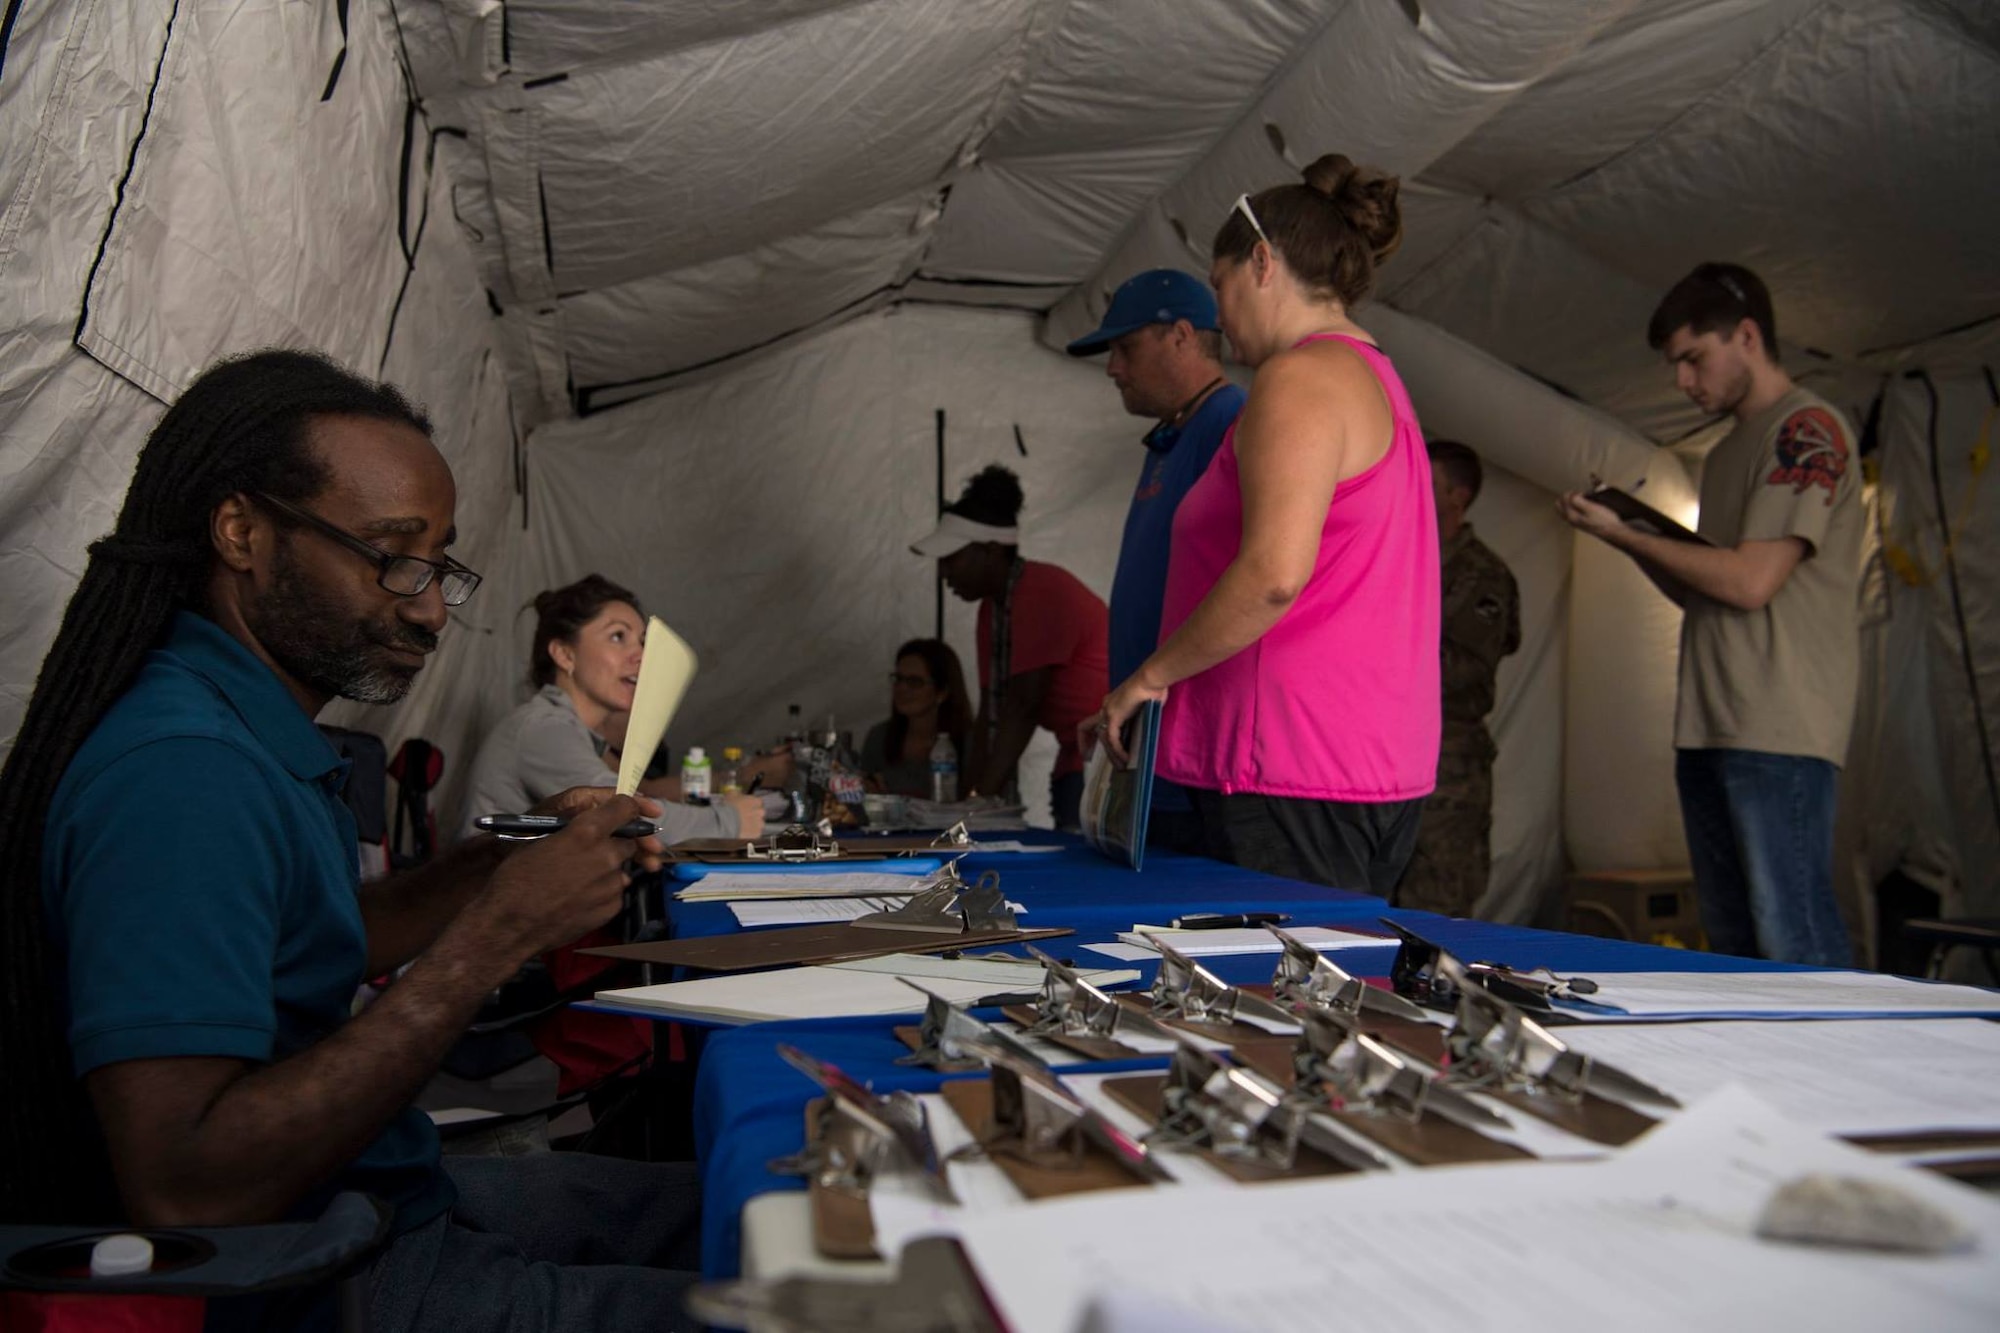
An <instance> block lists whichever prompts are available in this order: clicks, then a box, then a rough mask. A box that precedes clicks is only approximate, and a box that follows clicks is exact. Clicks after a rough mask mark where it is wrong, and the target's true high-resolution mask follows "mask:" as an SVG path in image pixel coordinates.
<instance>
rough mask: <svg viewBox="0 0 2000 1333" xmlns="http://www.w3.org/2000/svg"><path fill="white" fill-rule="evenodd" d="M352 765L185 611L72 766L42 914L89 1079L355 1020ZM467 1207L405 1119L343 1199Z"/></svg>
mask: <svg viewBox="0 0 2000 1333" xmlns="http://www.w3.org/2000/svg"><path fill="white" fill-rule="evenodd" d="M346 779H347V765H346V762H345V761H344V760H342V759H341V758H340V756H339V755H338V754H336V753H335V751H334V749H333V747H332V745H330V744H329V743H328V742H327V740H326V738H325V737H324V736H322V735H321V734H320V732H319V729H318V728H317V727H315V726H314V725H313V721H312V719H311V718H310V717H308V716H306V714H305V712H304V710H302V709H301V708H300V707H299V705H298V701H297V700H295V699H293V698H292V696H291V695H290V694H289V693H287V692H286V690H285V687H284V685H283V684H282V683H281V682H280V681H279V680H278V678H277V676H276V675H274V674H272V672H271V669H270V668H269V667H267V666H265V665H264V664H263V663H262V662H260V661H258V660H257V658H256V657H255V656H254V655H253V654H252V653H251V652H250V650H249V649H247V648H245V647H244V646H243V645H242V644H240V643H238V642H237V641H236V640H235V639H233V638H231V637H230V636H229V635H228V634H227V633H225V632H224V631H223V630H222V629H221V628H220V627H219V626H217V625H216V624H214V623H213V622H212V621H209V620H206V619H204V618H203V617H201V616H197V615H194V614H191V613H189V612H185V611H183V612H180V613H179V614H177V615H176V616H175V617H174V620H173V622H172V624H171V625H170V626H169V629H168V632H167V635H166V638H165V639H164V641H163V642H162V643H161V645H160V646H159V647H157V648H155V649H154V650H153V651H152V652H150V653H149V654H147V656H146V658H145V660H144V662H143V663H142V664H141V666H140V668H139V674H138V676H137V678H136V679H135V680H134V681H133V683H132V687H131V688H130V689H128V690H127V691H126V692H125V693H124V694H123V695H122V696H121V697H120V698H119V699H118V701H117V702H116V703H114V704H113V705H112V706H111V708H110V711H108V712H107V713H105V715H104V718H103V720H102V721H100V722H99V723H98V724H97V728H96V730H94V731H92V732H91V734H90V736H89V737H88V739H86V740H85V741H84V743H83V746H82V748H80V749H79V750H78V751H77V753H76V757H75V758H74V759H72V760H71V761H70V765H69V768H68V770H67V771H66V772H65V773H64V774H63V778H62V782H61V784H60V785H59V786H58V787H57V788H56V794H55V798H54V800H53V801H52V802H51V803H50V806H49V816H48V824H47V826H46V832H45V835H44V842H43V853H42V900H43V905H44V907H45V908H46V909H47V910H46V914H45V915H46V919H47V921H48V929H49V934H50V941H51V944H52V945H53V951H52V956H53V957H54V958H55V959H57V960H59V964H60V967H61V971H62V977H61V985H62V993H63V994H65V995H66V997H67V1000H68V1005H69V1010H68V1019H69V1043H70V1051H71V1054H72V1056H73V1057H74V1060H75V1066H76V1072H77V1074H78V1076H79V1077H80V1076H82V1075H84V1074H87V1073H89V1072H90V1071H91V1070H93V1069H98V1068H102V1067H103V1066H105V1065H110V1064H117V1063H119V1062H120V1061H124V1060H154V1059H160V1058H163V1057H173V1056H228V1057H231V1058H234V1059H238V1060H248V1061H251V1062H253V1063H255V1064H271V1063H274V1062H276V1061H279V1060H283V1059H284V1058H285V1057H287V1056H290V1055H294V1054H297V1053H298V1052H299V1051H302V1050H304V1049H305V1048H306V1047H308V1046H310V1045H312V1044H313V1043H314V1042H316V1041H318V1040H320V1039H321V1038H323V1037H325V1036H327V1035H328V1034H329V1033H331V1032H333V1031H334V1030H335V1029H337V1028H338V1027H339V1026H340V1025H341V1024H342V1023H344V1022H346V1021H347V1017H348V1012H349V1006H350V1004H351V1002H352V1000H353V998H354V993H355V988H356V987H357V986H359V985H360V983H361V982H362V980H363V979H364V973H365V971H366V969H367V963H368V946H367V937H366V934H365V932H364V929H363V927H362V921H361V908H360V901H359V898H358V892H359V889H360V883H359V874H358V870H357V864H356V843H355V830H354V818H353V816H352V815H351V814H350V813H349V812H348V809H347V807H346V806H345V805H344V804H342V802H341V799H340V793H341V788H342V786H343V785H344V784H345V782H346ZM342 1189H354V1190H361V1191H364V1192H366V1193H369V1194H372V1195H374V1196H376V1197H377V1198H379V1199H382V1200H384V1201H386V1202H388V1203H390V1204H392V1205H394V1207H395V1209H396V1221H395V1227H396V1230H398V1231H399V1232H400V1231H406V1230H408V1229H409V1228H411V1227H414V1226H419V1225H421V1224H422V1223H424V1222H427V1221H429V1220H430V1219H431V1218H433V1217H435V1216H437V1215H438V1214H439V1213H440V1212H442V1211H444V1210H445V1209H446V1208H448V1207H450V1206H451V1204H452V1202H453V1199H454V1197H455V1196H454V1194H453V1191H452V1187H451V1182H450V1180H449V1179H448V1178H447V1177H446V1176H445V1174H444V1172H443V1170H442V1169H441V1168H440V1166H439V1162H438V1137H437V1131H436V1129H434V1128H433V1127H432V1125H431V1122H430V1119H429V1117H427V1116H425V1115H424V1114H423V1113H422V1112H420V1111H418V1110H416V1109H415V1108H414V1107H411V1108H406V1109H405V1110H404V1111H403V1112H402V1113H401V1114H400V1115H398V1116H397V1117H396V1118H395V1119H393V1120H391V1121H390V1122H389V1124H388V1126H387V1127H386V1128H385V1129H383V1131H382V1133H381V1134H380V1135H379V1136H378V1137H377V1138H376V1139H375V1141H374V1142H373V1143H371V1144H369V1145H368V1147H367V1148H366V1149H364V1150H363V1151H362V1153H361V1155H360V1156H359V1157H357V1158H356V1159H355V1160H354V1161H353V1162H352V1163H351V1164H350V1165H349V1166H348V1167H347V1169H346V1170H344V1171H343V1172H341V1174H340V1175H339V1176H338V1177H336V1178H335V1179H334V1180H333V1181H330V1182H328V1183H327V1184H326V1186H325V1187H324V1188H322V1189H320V1190H318V1191H316V1192H315V1193H313V1194H312V1195H310V1196H308V1197H307V1198H305V1199H303V1200H301V1201H300V1203H299V1205H298V1208H297V1209H296V1215H297V1216H300V1217H310V1216H314V1215H317V1214H318V1212H319V1211H320V1210H321V1209H322V1208H324V1206H325V1204H326V1201H327V1200H328V1199H329V1198H330V1197H331V1196H332V1194H333V1193H334V1191H336V1190H342Z"/></svg>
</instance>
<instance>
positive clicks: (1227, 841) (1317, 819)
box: [1188, 787, 1424, 898]
mask: <svg viewBox="0 0 2000 1333" xmlns="http://www.w3.org/2000/svg"><path fill="white" fill-rule="evenodd" d="M1188 795H1189V796H1191V797H1193V798H1194V809H1195V814H1196V816H1197V817H1198V818H1199V819H1200V820H1201V836H1202V844H1203V850H1204V851H1205V852H1206V854H1207V855H1209V856H1212V857H1214V858H1215V859H1216V860H1218V861H1228V862H1231V863H1233V864H1235V865H1239V866H1242V867H1244V868H1245V869H1247V870H1261V871H1263V872H1264V873H1265V874H1267V875H1278V876H1281V877H1282V878H1285V879H1297V880H1304V881H1306V882H1307V883H1310V884H1325V885H1328V886H1329V887H1332V888H1336V889H1353V890H1354V891H1355V892H1357V893H1372V894H1374V895H1376V896H1377V897H1380V898H1386V897H1388V896H1389V894H1390V892H1391V891H1392V890H1393V889H1394V888H1395V887H1396V881H1397V880H1399V879H1401V878H1402V876H1403V867H1404V866H1406V865H1408V864H1409V861H1410V852H1411V850H1412V849H1413V848H1414V847H1415V846H1416V843H1417V821H1418V818H1419V816H1420V815H1421V814H1422V813H1423V808H1424V803H1423V801H1422V800H1414V801H1385V802H1380V803H1368V804H1363V803H1361V802H1358V801H1306V800H1299V799H1296V798H1293V797H1289V796H1260V795H1258V794H1256V793H1255V792H1235V793H1232V794H1230V795H1227V796H1225V795H1223V794H1222V793H1221V792H1217V791H1202V790H1199V789H1197V788H1193V787H1190V788H1189V789H1188Z"/></svg>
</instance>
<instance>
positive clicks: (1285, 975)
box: [1264, 925, 1430, 1023]
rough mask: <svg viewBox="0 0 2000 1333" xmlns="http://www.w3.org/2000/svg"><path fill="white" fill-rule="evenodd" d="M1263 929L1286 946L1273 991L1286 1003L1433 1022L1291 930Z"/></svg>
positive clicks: (1274, 976) (1407, 1003) (1408, 1003)
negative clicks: (1338, 963)
mask: <svg viewBox="0 0 2000 1333" xmlns="http://www.w3.org/2000/svg"><path fill="white" fill-rule="evenodd" d="M1264 929H1266V930H1268V931H1270V932H1271V933H1272V934H1273V935H1276V936H1277V937H1278V943H1279V944H1281V945H1282V946H1284V952H1282V953H1280V954H1279V955H1278V968H1277V971H1276V972H1274V973H1273V974H1272V975H1271V993H1272V994H1273V995H1276V996H1277V997H1278V999H1279V1000H1281V1001H1283V1002H1284V1003H1286V1004H1291V1005H1296V1006H1298V1007H1299V1008H1302V1009H1308V1010H1324V1011H1327V1012H1330V1013H1337V1014H1352V1015H1356V1016H1359V1015H1361V1014H1367V1013H1373V1014H1378V1015H1380V1016H1381V1017H1384V1018H1403V1019H1408V1020H1410V1021H1411V1022H1415V1023H1424V1022H1428V1021H1430V1020H1429V1019H1428V1018H1427V1017H1426V1015H1425V1014H1424V1011H1423V1010H1422V1009H1419V1008H1418V1007H1417V1006H1416V1005H1414V1004H1412V1003H1410V1002H1409V1001H1408V1000H1406V999H1404V998H1403V997H1402V996H1400V995H1398V994H1396V993H1395V992H1394V991H1386V990H1383V989H1382V988H1381V987H1380V986H1371V985H1369V984H1368V983H1367V982H1365V981H1363V980H1362V979H1361V978H1360V977H1357V976H1354V975H1352V974H1350V973H1348V972H1347V971H1345V970H1343V969H1342V968H1341V967H1339V966H1338V965H1337V964H1335V963H1334V962H1333V961H1332V960H1331V959H1329V958H1328V957H1327V956H1326V955H1325V954H1323V953H1321V952H1320V951H1319V950H1317V949H1315V948H1313V947H1312V946H1311V945H1309V944H1305V943H1302V942H1301V941H1300V940H1299V939H1298V938H1297V937H1296V936H1294V935H1292V934H1291V933H1290V932H1289V931H1286V930H1282V929H1280V928H1279V927H1277V926H1268V925H1267V926H1265V927H1264Z"/></svg>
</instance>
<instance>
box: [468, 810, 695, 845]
mask: <svg viewBox="0 0 2000 1333" xmlns="http://www.w3.org/2000/svg"><path fill="white" fill-rule="evenodd" d="M568 823H569V816H568V815H481V816H480V817H479V818H477V819H475V820H473V821H472V825H473V827H474V828H476V829H478V830H479V831H480V832H481V833H491V834H494V835H495V836H497V837H501V838H505V839H507V840H508V841H509V842H526V841H531V840H533V839H535V838H546V837H548V836H549V834H551V833H554V832H556V831H557V830H559V829H561V828H562V827H563V826H565V825H566V824H568ZM659 831H660V826H659V825H657V824H655V823H654V822H653V821H652V820H650V819H633V820H628V821H627V822H625V823H623V824H620V825H619V826H618V827H617V828H616V829H614V830H612V833H611V836H612V837H614V838H650V837H652V836H653V835H654V834H655V833H658V832H659Z"/></svg>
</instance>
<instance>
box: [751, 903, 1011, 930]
mask: <svg viewBox="0 0 2000 1333" xmlns="http://www.w3.org/2000/svg"><path fill="white" fill-rule="evenodd" d="M908 903H909V899H908V898H906V897H886V898H779V899H776V900H775V901H765V900H762V899H751V900H749V901H746V902H732V903H731V904H729V913H730V915H731V916H733V917H735V918H736V924H737V925H739V926H741V927H743V928H744V929H745V930H754V929H756V928H757V927H759V926H814V925H818V924H820V923H821V922H825V921H858V920H860V919H861V918H862V917H864V916H867V915H868V914H869V913H870V912H887V911H891V910H893V909H895V908H898V907H904V906H907V905H908ZM1007 910H1008V911H1010V912H1012V913H1013V914H1014V915H1015V916H1025V915H1027V912H1028V909H1027V908H1025V907H1023V906H1022V905H1021V904H1019V903H1008V904H1007Z"/></svg>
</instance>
